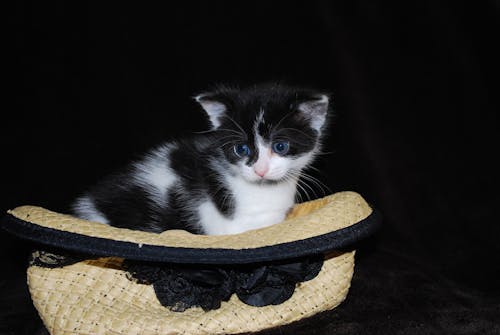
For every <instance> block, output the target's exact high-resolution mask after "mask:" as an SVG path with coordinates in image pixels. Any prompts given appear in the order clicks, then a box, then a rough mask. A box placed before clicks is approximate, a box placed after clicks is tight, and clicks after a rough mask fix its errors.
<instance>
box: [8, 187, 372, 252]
mask: <svg viewBox="0 0 500 335" xmlns="http://www.w3.org/2000/svg"><path fill="white" fill-rule="evenodd" d="M371 212H372V209H371V208H370V206H369V205H368V204H367V203H366V201H365V200H364V199H363V198H362V197H361V196H360V195H359V194H357V193H355V192H339V193H335V194H333V195H330V196H327V197H324V198H321V199H318V200H314V201H309V202H306V203H302V204H299V205H296V206H295V207H294V209H293V210H292V211H291V213H289V215H288V217H287V219H286V220H285V221H283V222H282V223H279V224H275V225H272V226H270V227H266V228H262V229H257V230H251V231H247V232H244V233H241V234H235V235H221V236H213V235H211V236H208V235H194V234H190V233H188V232H186V231H182V230H168V231H166V232H164V233H161V234H156V233H149V232H143V231H137V230H130V229H124V228H116V227H111V226H108V225H103V224H100V223H96V222H90V221H85V220H81V219H78V218H75V217H73V216H70V215H64V214H60V213H56V212H52V211H49V210H46V209H44V208H40V207H35V206H22V207H18V208H16V209H13V210H10V211H9V214H11V215H12V216H14V217H16V218H18V219H21V220H23V221H26V222H31V223H34V224H36V225H39V226H42V227H47V228H53V229H57V230H60V231H66V232H71V233H76V234H81V235H86V236H92V237H100V238H105V239H109V240H115V241H127V242H133V243H137V244H148V245H157V246H168V247H182V248H200V249H201V248H223V249H249V248H258V247H264V246H271V245H276V244H281V243H287V242H293V241H297V240H303V239H307V238H311V237H316V236H319V235H323V234H327V233H330V232H332V231H335V230H338V229H341V228H345V227H348V226H351V225H353V224H355V223H357V222H359V221H361V220H362V219H364V218H366V217H367V216H368V215H369V214H370V213H371Z"/></svg>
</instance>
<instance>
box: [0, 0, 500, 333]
mask: <svg viewBox="0 0 500 335" xmlns="http://www.w3.org/2000/svg"><path fill="white" fill-rule="evenodd" d="M11 5H12V7H11V8H10V9H9V10H6V11H5V14H7V20H6V21H7V23H8V30H7V36H6V37H5V39H4V40H3V42H2V44H3V45H4V48H3V50H4V52H3V54H4V56H7V60H6V61H5V60H4V69H5V70H6V71H4V75H3V76H2V77H3V82H4V89H3V92H4V93H5V97H4V99H3V102H4V104H3V106H4V107H3V108H2V109H3V113H2V121H1V126H0V127H1V133H0V134H1V135H0V136H1V141H0V145H1V150H2V167H3V173H2V174H1V175H0V178H1V205H0V207H1V210H2V211H5V210H7V209H9V208H13V207H15V206H18V205H23V204H33V205H40V206H44V207H46V208H48V209H52V210H56V211H66V210H67V205H68V202H69V201H70V199H72V198H73V197H75V196H76V195H77V194H78V192H80V191H82V190H83V188H84V187H85V186H86V185H89V184H90V183H93V182H95V181H96V180H97V179H98V178H99V177H100V176H102V175H104V174H106V173H108V172H110V171H112V170H113V169H115V168H116V167H119V166H121V165H122V164H124V163H126V162H127V161H129V160H130V159H131V158H132V157H134V155H136V154H139V153H141V152H143V151H144V150H146V149H147V148H149V147H151V146H152V145H155V144H156V143H158V142H160V141H162V140H164V139H169V138H174V137H177V136H182V135H185V134H189V133H191V132H194V131H200V130H203V129H204V128H205V127H206V120H205V118H204V116H203V115H202V113H200V112H199V110H198V108H197V106H196V104H195V103H194V102H193V100H192V99H191V97H192V96H193V95H194V94H196V93H199V92H201V91H204V90H206V89H210V87H211V86H212V85H214V84H216V83H228V84H235V85H240V86H245V85H249V84H250V85H251V84H253V83H258V82H262V81H269V80H278V81H284V82H288V83H291V84H298V85H305V86H312V87H315V88H319V89H324V90H327V91H329V92H331V93H332V94H333V97H334V99H333V100H334V117H333V119H332V126H331V130H330V136H329V138H328V139H327V141H326V143H325V151H327V152H329V154H328V155H324V156H322V157H321V159H320V160H319V161H318V162H317V164H316V167H318V168H319V169H320V170H321V173H313V174H314V175H315V176H316V177H317V178H319V179H320V180H322V181H323V182H324V183H325V184H326V185H327V186H328V187H329V188H330V189H331V190H332V191H341V190H354V191H357V192H359V193H361V194H362V195H363V196H364V197H365V198H366V199H367V200H368V201H370V202H371V203H372V204H373V205H374V206H376V207H377V208H378V209H379V210H380V211H381V212H382V213H383V215H384V228H383V229H382V230H381V231H380V232H379V233H378V234H377V236H376V237H375V238H373V239H370V240H369V241H367V242H366V243H364V244H363V245H362V246H361V247H360V249H359V252H358V261H357V268H356V273H355V277H354V279H353V283H352V287H351V291H350V293H349V295H348V299H347V300H346V301H345V302H344V303H343V304H342V305H341V306H340V307H339V308H337V309H335V310H334V311H332V312H328V313H323V314H321V315H318V316H317V317H315V318H313V320H308V321H304V322H301V323H299V324H295V325H292V326H290V327H284V328H281V329H278V330H271V331H269V332H268V333H269V334H271V333H272V334H275V333H276V334H278V333H285V334H288V333H290V334H333V333H335V334H363V333H367V334H421V333H424V334H446V333H450V334H476V333H477V334H498V333H500V325H499V321H498V320H500V287H499V286H500V285H499V283H500V280H499V278H498V275H499V274H500V244H499V242H498V241H499V238H500V222H499V219H498V215H497V213H496V209H497V208H498V204H499V201H500V197H499V195H498V190H497V187H498V171H500V169H499V164H498V163H497V160H496V158H497V157H496V156H498V153H499V149H498V143H500V141H499V133H498V110H499V103H498V86H497V81H498V59H500V57H499V56H500V55H499V52H498V51H497V45H498V38H499V35H498V32H499V29H498V28H499V21H498V18H499V16H500V5H499V4H498V1H494V0H492V1H483V2H479V1H478V2H471V3H468V4H463V3H459V2H450V3H445V2H441V1H419V2H406V1H403V2H397V3H392V4H388V3H385V2H384V3H383V2H382V1H370V0H358V1H344V2H339V1H334V2H331V1H307V2H306V1H304V2H299V3H293V2H274V3H271V2H255V1H252V2H250V1H248V2H229V1H228V2H219V1H212V2H206V3H202V2H193V1H184V2H179V3H175V2H164V4H163V5H161V6H159V5H148V4H145V3H137V2H136V3H134V4H124V3H116V4H110V3H107V2H106V3H104V2H99V3H94V4H90V3H85V4H82V3H78V2H76V3H75V2H62V1H56V2H50V3H47V2H38V3H35V4H28V3H24V2H15V3H14V4H11ZM5 86H7V87H5ZM318 193H319V190H318ZM318 195H320V194H318ZM31 247H32V246H31V245H30V244H29V243H26V242H24V241H21V240H18V239H16V238H14V237H12V236H9V235H7V234H5V233H0V248H1V252H0V255H1V261H2V267H3V271H2V276H1V278H0V290H1V294H0V333H1V334H32V333H34V332H36V331H37V329H39V326H40V321H39V320H38V319H37V317H36V311H35V310H34V309H33V307H32V306H31V302H30V300H29V295H28V293H27V288H26V284H25V277H24V270H25V266H26V258H27V255H28V253H29V250H30V248H31Z"/></svg>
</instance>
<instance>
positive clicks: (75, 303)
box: [11, 192, 371, 335]
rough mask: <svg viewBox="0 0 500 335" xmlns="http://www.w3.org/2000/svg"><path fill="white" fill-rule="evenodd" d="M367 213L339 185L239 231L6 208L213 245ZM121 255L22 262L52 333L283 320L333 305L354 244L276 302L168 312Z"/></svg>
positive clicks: (209, 329) (228, 328) (87, 229)
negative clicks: (46, 264)
mask: <svg viewBox="0 0 500 335" xmlns="http://www.w3.org/2000/svg"><path fill="white" fill-rule="evenodd" d="M370 213H371V208H370V207H369V206H368V205H367V203H366V202H365V201H364V200H363V198H361V196H359V195H358V194H356V193H352V192H342V193H337V194H334V195H332V196H329V197H326V198H323V199H320V200H316V201H313V202H309V203H305V204H301V205H298V206H297V207H296V208H295V209H294V210H293V211H292V213H291V215H290V217H289V218H288V219H287V220H286V221H285V222H283V223H281V224H277V225H275V226H271V227H267V228H263V229H259V230H255V231H250V232H246V233H243V234H239V235H228V236H198V235H191V234H187V233H181V232H166V233H163V234H151V233H143V232H136V231H130V230H126V229H118V228H113V227H108V226H105V225H101V224H95V223H92V222H87V221H82V220H78V219H75V218H72V217H70V216H65V215H61V214H57V213H53V212H49V211H46V210H43V209H40V208H36V207H22V208H18V209H16V210H14V211H12V212H11V214H13V215H15V216H16V217H18V218H21V219H23V220H26V221H31V222H33V223H36V224H40V225H44V226H46V227H51V228H54V227H57V228H58V229H63V230H67V231H71V232H76V233H80V234H89V235H92V236H97V237H103V236H107V237H109V238H110V239H114V240H126V241H133V242H135V243H149V244H157V245H167V246H186V245H189V246H191V247H193V246H198V247H200V246H201V247H212V248H214V247H216V248H254V247H260V246H268V245H272V244H276V243H284V242H291V241H294V240H300V239H304V238H309V237H314V236H319V235H321V234H324V233H328V232H331V231H332V230H335V229H341V228H345V227H348V226H350V225H353V224H354V223H356V222H358V221H360V220H362V219H364V218H366V217H367V216H368V215H369V214H370ZM61 218H62V220H61ZM94 229H96V231H94ZM121 262H122V259H120V258H115V257H107V258H100V259H97V260H86V261H82V262H79V263H76V264H73V265H69V266H65V267H63V268H54V269H49V268H43V267H38V266H31V267H30V268H29V269H28V284H29V290H30V293H31V296H32V300H33V302H34V305H35V307H36V309H37V310H38V312H39V314H40V316H41V318H42V320H43V322H44V324H45V326H46V327H47V329H48V330H49V331H50V333H51V334H190V335H196V334H237V333H247V332H255V331H259V330H263V329H267V328H271V327H277V326H282V325H285V324H288V323H291V322H294V321H297V320H300V319H303V318H306V317H309V316H312V315H314V314H316V313H319V312H321V311H325V310H329V309H332V308H334V307H336V306H337V305H339V304H340V303H341V302H342V301H343V300H344V299H345V297H346V295H347V292H348V290H349V286H350V282H351V278H352V275H353V271H354V251H351V252H332V253H330V254H329V255H327V257H326V260H325V262H324V264H323V267H322V269H321V271H320V273H319V274H318V276H317V277H315V278H314V279H312V280H309V281H306V282H303V283H299V284H297V286H296V289H295V292H294V294H293V295H292V297H291V298H290V299H288V300H287V301H285V302H284V303H282V304H279V305H274V306H273V305H270V306H264V307H253V306H249V305H246V304H244V303H242V302H241V301H240V300H239V299H238V298H237V296H236V295H233V296H232V297H231V299H230V300H229V301H227V302H222V305H221V307H220V308H219V309H216V310H211V311H203V310H202V309H201V308H198V307H194V308H190V309H187V310H186V311H184V312H173V311H171V310H169V309H168V308H165V307H164V306H162V305H161V304H160V303H159V301H158V300H157V298H156V295H155V292H154V289H153V287H152V286H151V285H142V284H137V283H135V282H133V281H131V280H129V279H128V278H127V275H126V272H125V271H123V270H122V269H121V268H120V264H121Z"/></svg>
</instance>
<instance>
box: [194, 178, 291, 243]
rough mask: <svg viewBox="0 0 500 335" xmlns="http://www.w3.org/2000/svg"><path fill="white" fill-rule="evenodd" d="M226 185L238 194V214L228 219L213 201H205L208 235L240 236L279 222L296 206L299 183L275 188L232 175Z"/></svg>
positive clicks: (203, 219) (202, 207)
mask: <svg viewBox="0 0 500 335" xmlns="http://www.w3.org/2000/svg"><path fill="white" fill-rule="evenodd" d="M226 182H227V183H228V185H229V188H230V189H231V190H232V191H233V195H234V205H235V211H234V215H233V216H232V217H231V218H228V217H225V216H223V215H222V214H221V213H220V212H219V211H218V210H217V208H216V207H215V205H214V204H213V203H212V201H210V200H207V201H205V202H203V203H202V204H201V205H200V206H199V208H198V214H199V216H200V223H201V225H202V227H203V229H204V231H205V233H206V234H208V235H225V234H238V233H241V232H244V231H247V230H251V229H258V228H263V227H267V226H270V225H273V224H275V223H279V222H281V221H283V220H284V219H285V216H286V213H287V212H288V210H289V209H290V208H291V207H292V206H293V204H294V198H295V190H296V186H295V183H296V182H295V181H290V182H286V183H279V184H275V185H272V184H259V183H251V182H248V181H247V180H245V179H243V178H241V177H239V176H235V177H230V176H228V177H226Z"/></svg>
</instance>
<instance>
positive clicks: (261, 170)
mask: <svg viewBox="0 0 500 335" xmlns="http://www.w3.org/2000/svg"><path fill="white" fill-rule="evenodd" d="M253 170H254V171H255V173H256V174H257V175H258V176H259V177H261V178H263V177H264V176H265V175H266V173H267V171H269V167H267V166H264V167H255V168H254V169H253Z"/></svg>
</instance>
